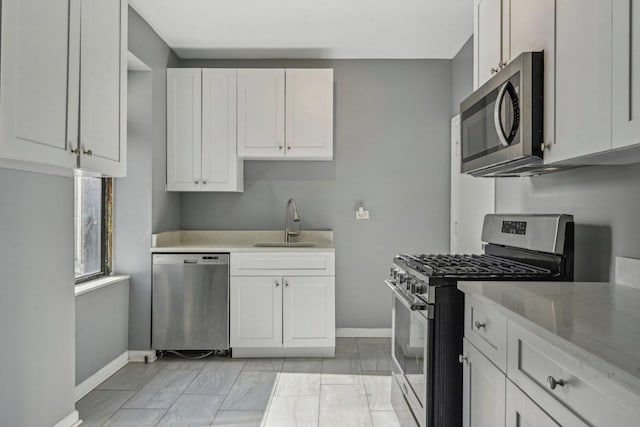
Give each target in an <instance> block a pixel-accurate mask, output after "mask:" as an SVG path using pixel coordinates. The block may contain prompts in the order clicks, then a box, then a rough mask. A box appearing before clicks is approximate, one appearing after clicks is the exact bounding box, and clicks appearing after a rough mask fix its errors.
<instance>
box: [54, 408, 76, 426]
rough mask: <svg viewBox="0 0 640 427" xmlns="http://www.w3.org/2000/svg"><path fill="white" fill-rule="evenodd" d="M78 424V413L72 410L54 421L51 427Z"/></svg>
mask: <svg viewBox="0 0 640 427" xmlns="http://www.w3.org/2000/svg"><path fill="white" fill-rule="evenodd" d="M80 424H82V421H80V414H79V413H78V411H73V412H72V413H70V414H69V415H67V416H66V417H64V418H63V419H61V420H60V421H58V422H57V423H55V424H54V426H53V427H76V426H79V425H80Z"/></svg>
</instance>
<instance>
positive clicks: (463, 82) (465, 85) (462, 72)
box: [451, 36, 473, 116]
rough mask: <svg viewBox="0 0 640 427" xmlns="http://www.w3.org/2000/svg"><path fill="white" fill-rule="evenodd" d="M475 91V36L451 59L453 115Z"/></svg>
mask: <svg viewBox="0 0 640 427" xmlns="http://www.w3.org/2000/svg"><path fill="white" fill-rule="evenodd" d="M471 92H473V36H471V38H470V39H469V40H467V42H466V43H465V44H464V46H462V48H461V49H460V51H459V52H458V53H457V54H456V56H455V57H453V60H452V61H451V115H452V116H455V115H456V114H458V113H459V112H460V103H461V102H462V101H464V99H465V98H466V97H467V96H469V95H471Z"/></svg>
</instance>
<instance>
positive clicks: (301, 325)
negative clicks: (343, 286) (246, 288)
mask: <svg viewBox="0 0 640 427" xmlns="http://www.w3.org/2000/svg"><path fill="white" fill-rule="evenodd" d="M334 281H335V279H334V278H333V277H328V276H325V277H284V278H283V282H284V291H283V292H284V293H283V303H282V328H283V333H282V341H283V345H284V346H285V347H307V346H326V345H332V343H333V341H334V337H335V316H334V300H335V286H334Z"/></svg>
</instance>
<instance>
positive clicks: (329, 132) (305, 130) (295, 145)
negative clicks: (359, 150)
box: [285, 69, 333, 160]
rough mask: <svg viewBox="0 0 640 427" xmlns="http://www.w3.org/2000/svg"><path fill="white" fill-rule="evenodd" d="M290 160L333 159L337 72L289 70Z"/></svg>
mask: <svg viewBox="0 0 640 427" xmlns="http://www.w3.org/2000/svg"><path fill="white" fill-rule="evenodd" d="M286 93H287V96H286V145H285V149H286V157H287V158H291V159H300V160H305V159H308V160H331V159H332V158H333V70H332V69H287V70H286Z"/></svg>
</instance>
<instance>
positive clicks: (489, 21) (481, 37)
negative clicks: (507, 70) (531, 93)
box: [473, 0, 502, 89]
mask: <svg viewBox="0 0 640 427" xmlns="http://www.w3.org/2000/svg"><path fill="white" fill-rule="evenodd" d="M501 23H502V5H501V0H474V1H473V34H474V38H473V54H474V61H473V88H474V89H477V88H479V87H480V86H482V85H483V84H484V83H486V81H487V80H489V79H490V78H491V76H492V75H493V74H495V72H496V71H497V70H498V69H499V68H500V63H501V44H502V28H501Z"/></svg>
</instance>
